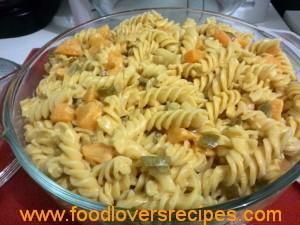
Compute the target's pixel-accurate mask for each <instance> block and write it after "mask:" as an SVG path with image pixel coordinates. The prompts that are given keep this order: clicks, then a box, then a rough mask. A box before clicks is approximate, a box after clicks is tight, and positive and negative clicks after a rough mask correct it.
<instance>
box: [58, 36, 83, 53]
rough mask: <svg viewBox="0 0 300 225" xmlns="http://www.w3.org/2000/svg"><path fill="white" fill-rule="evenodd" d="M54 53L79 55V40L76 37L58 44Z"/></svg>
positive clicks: (80, 51)
mask: <svg viewBox="0 0 300 225" xmlns="http://www.w3.org/2000/svg"><path fill="white" fill-rule="evenodd" d="M54 53H57V54H62V55H67V56H80V55H81V54H82V49H81V45H80V42H79V41H78V40H77V39H74V38H72V39H69V40H66V41H64V42H63V43H62V44H61V45H59V46H58V47H57V48H56V49H55V51H54Z"/></svg>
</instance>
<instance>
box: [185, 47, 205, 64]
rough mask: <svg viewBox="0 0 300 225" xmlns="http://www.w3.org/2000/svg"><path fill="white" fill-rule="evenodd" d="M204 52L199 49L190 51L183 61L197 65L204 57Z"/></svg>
mask: <svg viewBox="0 0 300 225" xmlns="http://www.w3.org/2000/svg"><path fill="white" fill-rule="evenodd" d="M203 55H204V54H203V52H202V51H201V50H199V49H193V50H190V51H187V52H186V53H185V54H184V56H183V60H184V62H187V63H196V62H198V61H199V59H201V58H202V57H203Z"/></svg>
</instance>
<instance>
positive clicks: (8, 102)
mask: <svg viewBox="0 0 300 225" xmlns="http://www.w3.org/2000/svg"><path fill="white" fill-rule="evenodd" d="M149 10H157V11H161V10H169V11H174V12H175V11H185V12H193V13H202V14H205V15H208V16H214V17H217V18H223V19H225V20H229V21H231V22H235V23H238V24H240V25H244V26H246V27H249V28H252V29H255V30H257V31H260V32H263V33H266V34H268V35H269V36H270V37H274V36H273V35H272V34H271V33H268V32H266V31H264V30H262V29H260V28H258V27H257V26H255V25H252V24H249V23H248V22H245V21H242V20H240V19H237V18H234V17H231V16H227V15H222V14H218V13H215V12H211V11H205V10H200V9H187V8H170V7H168V8H153V9H138V10H129V11H125V12H119V13H115V14H111V15H108V16H104V17H100V18H97V19H94V20H91V21H88V22H86V23H83V24H80V25H78V26H76V27H73V28H71V29H69V30H67V31H65V32H63V33H61V34H60V35H58V36H57V37H55V38H54V39H52V40H50V41H49V42H48V43H47V44H45V45H44V46H43V47H42V48H40V49H39V50H38V51H37V52H36V53H35V54H34V55H33V56H32V57H31V59H30V60H29V61H27V62H26V63H24V64H23V65H22V67H21V69H20V70H19V71H18V73H17V75H16V77H17V78H16V79H15V80H14V81H13V82H12V83H11V84H10V86H9V88H8V91H7V93H6V96H5V100H4V104H3V114H2V121H3V125H4V132H3V134H2V136H3V137H4V138H5V139H6V140H7V142H8V143H9V144H10V146H11V148H12V150H13V152H14V154H15V156H16V158H17V159H18V161H19V163H20V164H21V166H22V167H23V169H24V170H25V171H26V172H27V174H29V176H30V177H31V178H32V179H33V180H34V181H35V182H37V183H38V184H39V185H40V186H41V187H42V188H43V189H44V190H45V191H47V192H48V193H51V194H52V195H53V196H55V197H56V198H58V199H60V200H63V201H65V202H66V203H68V204H70V205H75V206H78V207H80V208H83V209H87V210H92V209H93V210H103V209H105V208H106V207H107V206H106V205H104V204H102V203H100V202H96V201H92V200H89V199H87V198H85V197H82V196H80V195H77V194H74V193H72V192H71V191H69V190H66V189H64V188H63V187H61V186H60V185H58V184H57V183H56V182H54V181H53V180H51V179H50V178H49V177H47V176H46V175H45V174H43V173H42V172H41V171H39V170H38V169H37V168H36V167H35V166H34V165H33V164H32V163H31V161H30V159H29V158H28V157H27V155H26V153H25V152H24V149H23V147H22V145H21V144H20V143H19V142H18V140H17V134H16V132H15V130H14V126H13V123H12V116H11V115H12V113H13V112H11V111H10V109H12V108H13V105H14V104H16V103H15V95H16V93H17V91H18V88H19V87H20V83H21V80H22V79H23V78H24V77H25V76H26V74H27V71H28V70H29V68H31V67H32V66H33V65H34V64H35V63H36V62H37V61H38V59H39V58H40V57H41V56H42V55H43V53H45V51H46V50H47V49H48V47H50V46H51V45H52V44H53V43H55V42H57V41H59V40H60V39H61V38H62V37H64V36H66V35H68V34H69V33H72V32H73V31H74V30H78V29H80V28H86V26H88V25H90V24H93V23H95V22H105V20H107V19H111V18H114V17H118V16H126V15H127V14H132V13H134V14H135V15H137V14H140V13H143V12H145V11H149ZM290 50H291V49H290ZM291 51H292V52H293V50H291ZM299 176H300V162H298V163H296V164H295V165H294V166H293V167H292V168H291V169H289V171H287V172H286V173H285V174H284V175H283V176H281V177H280V178H278V179H277V180H275V181H274V182H272V183H271V184H269V185H267V186H266V187H264V188H262V189H261V190H259V191H257V192H254V193H252V194H250V195H248V196H245V197H241V198H238V199H234V200H231V201H228V202H225V203H221V204H217V205H213V206H210V207H205V208H201V210H205V209H207V210H218V209H223V210H229V209H232V210H237V211H239V210H242V209H245V208H247V207H249V206H252V205H254V204H256V203H258V202H262V201H263V200H266V199H267V198H269V197H271V196H273V195H275V194H276V193H278V192H280V191H281V190H282V189H284V188H285V187H287V186H288V185H289V184H291V183H292V182H293V181H295V180H296V179H297V178H298V177H299ZM116 209H118V208H117V207H116Z"/></svg>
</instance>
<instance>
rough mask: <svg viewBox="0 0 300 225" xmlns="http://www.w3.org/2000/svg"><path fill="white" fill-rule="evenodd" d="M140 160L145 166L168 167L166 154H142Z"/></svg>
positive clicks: (168, 159) (168, 161) (168, 160)
mask: <svg viewBox="0 0 300 225" xmlns="http://www.w3.org/2000/svg"><path fill="white" fill-rule="evenodd" d="M141 161H142V164H143V166H145V167H155V168H162V167H169V164H170V158H169V157H166V156H142V157H141Z"/></svg>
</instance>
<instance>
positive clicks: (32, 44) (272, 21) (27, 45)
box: [0, 5, 288, 64]
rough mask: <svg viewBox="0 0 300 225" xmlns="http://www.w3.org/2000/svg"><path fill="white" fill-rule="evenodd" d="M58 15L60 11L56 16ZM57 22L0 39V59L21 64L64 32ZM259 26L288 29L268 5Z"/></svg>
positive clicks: (56, 18) (60, 18) (55, 19)
mask: <svg viewBox="0 0 300 225" xmlns="http://www.w3.org/2000/svg"><path fill="white" fill-rule="evenodd" d="M59 13H60V11H59V12H58V14H59ZM235 14H236V13H235ZM237 15H238V14H237ZM57 20H63V18H62V17H61V15H59V16H57V15H56V17H54V20H53V21H52V22H51V23H50V24H49V25H48V26H46V27H45V28H44V29H42V30H39V31H37V32H35V33H32V34H30V35H25V36H22V37H17V38H7V39H0V57H1V58H6V59H9V60H12V61H14V62H16V63H19V64H21V63H22V62H23V61H24V59H25V58H26V56H27V55H28V53H29V52H30V50H31V49H32V48H38V47H41V46H43V45H44V44H46V43H47V42H48V41H49V40H51V39H52V38H53V37H55V36H57V35H58V34H59V33H61V32H62V31H63V30H64V29H63V28H59V27H58V26H57V25H56V23H55V22H57ZM259 25H262V26H265V27H269V28H279V29H288V27H287V25H286V24H285V23H284V21H283V20H282V18H281V17H280V16H279V14H278V13H277V11H276V10H275V9H274V8H273V6H272V5H270V7H269V9H268V13H267V15H266V18H265V20H264V22H263V23H259Z"/></svg>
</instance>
